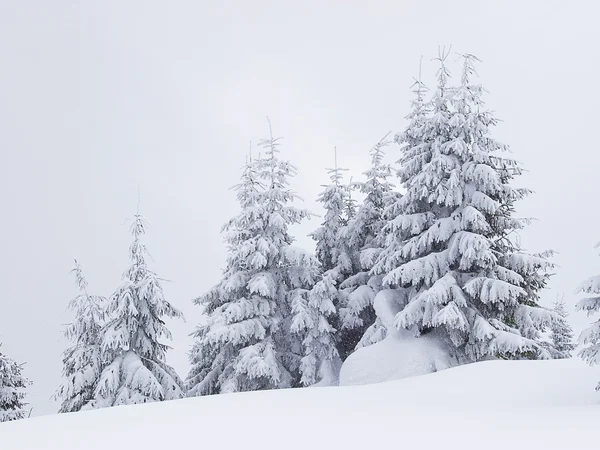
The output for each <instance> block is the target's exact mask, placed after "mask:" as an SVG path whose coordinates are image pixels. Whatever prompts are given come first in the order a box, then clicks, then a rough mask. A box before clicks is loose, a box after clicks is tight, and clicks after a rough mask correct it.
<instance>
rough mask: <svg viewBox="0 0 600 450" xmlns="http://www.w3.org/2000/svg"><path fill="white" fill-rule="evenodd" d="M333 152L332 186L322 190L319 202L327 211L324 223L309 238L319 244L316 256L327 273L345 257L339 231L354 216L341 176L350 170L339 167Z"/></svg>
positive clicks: (329, 170) (328, 185) (351, 203)
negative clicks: (349, 216) (350, 216)
mask: <svg viewBox="0 0 600 450" xmlns="http://www.w3.org/2000/svg"><path fill="white" fill-rule="evenodd" d="M334 152H335V164H334V168H332V169H327V174H328V175H329V179H330V180H331V183H330V184H327V185H324V186H323V187H324V190H323V191H322V192H321V193H320V194H319V197H318V199H317V201H318V202H319V203H321V204H322V205H323V209H324V210H325V215H324V216H323V222H322V223H321V226H320V227H319V228H317V230H315V231H314V232H313V233H311V234H310V236H311V237H312V238H313V239H314V240H315V242H316V245H315V255H316V257H317V259H318V260H319V262H320V263H321V266H322V269H323V270H324V271H325V272H327V271H329V270H332V269H334V268H337V267H338V264H339V263H340V260H341V259H343V258H344V257H345V255H344V254H343V249H342V248H341V246H340V231H341V230H342V228H343V227H345V226H346V225H347V224H348V214H352V215H354V204H353V202H352V200H351V199H350V190H349V186H344V184H343V175H342V172H344V171H345V170H347V169H342V168H339V167H338V166H337V149H336V150H334Z"/></svg>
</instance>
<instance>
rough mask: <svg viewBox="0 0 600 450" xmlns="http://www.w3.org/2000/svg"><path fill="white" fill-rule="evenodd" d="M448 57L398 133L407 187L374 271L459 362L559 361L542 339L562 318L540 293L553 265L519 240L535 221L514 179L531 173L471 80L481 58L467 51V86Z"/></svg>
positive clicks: (406, 315)
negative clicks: (523, 209) (523, 213)
mask: <svg viewBox="0 0 600 450" xmlns="http://www.w3.org/2000/svg"><path fill="white" fill-rule="evenodd" d="M446 57H447V53H444V52H441V53H440V57H439V58H438V59H439V61H440V69H439V71H438V87H437V89H436V91H435V93H434V96H433V99H432V101H431V103H430V105H427V106H426V107H420V111H419V110H415V111H414V113H413V115H412V118H411V120H410V123H409V125H408V128H407V129H406V131H405V132H404V133H402V134H401V135H400V136H399V137H398V141H399V142H400V144H401V146H402V147H401V152H402V157H401V166H402V167H401V169H400V172H399V175H400V181H401V183H402V184H403V186H404V187H405V189H406V193H405V194H404V196H403V197H402V198H401V199H400V200H399V202H398V211H397V212H398V214H397V215H396V216H395V217H390V218H389V221H388V223H387V224H386V225H385V227H384V231H383V233H384V235H385V239H386V247H387V248H386V250H385V251H383V252H382V253H381V255H380V257H379V259H378V261H377V263H376V264H375V267H374V270H373V273H376V274H382V275H384V278H383V283H384V285H386V286H389V287H395V288H399V289H406V290H407V294H408V295H407V296H406V298H407V303H406V305H404V308H403V309H402V310H401V311H400V312H399V313H398V314H397V315H396V319H395V326H397V327H398V328H405V329H412V330H414V331H415V332H416V333H417V334H423V333H427V332H430V331H432V330H437V331H438V332H439V333H441V334H442V335H443V336H444V338H445V339H446V340H447V342H448V347H449V351H450V353H451V354H452V355H453V356H454V357H456V358H457V361H459V362H468V361H475V360H479V359H485V358H493V357H505V358H523V357H527V358H545V357H549V354H548V352H547V351H546V350H545V349H544V348H543V346H541V345H540V343H539V341H538V338H539V333H540V332H541V331H542V330H543V329H544V327H546V326H548V325H549V324H550V323H551V322H552V320H553V319H554V317H555V316H554V314H553V313H551V312H550V311H548V310H546V309H544V308H541V307H539V306H538V292H539V290H540V289H541V288H542V287H544V285H545V282H546V280H547V276H548V271H549V270H550V269H551V268H552V264H551V263H550V262H549V261H548V259H547V258H546V257H545V256H546V255H543V254H541V255H530V254H527V253H525V252H523V251H522V250H521V249H520V248H519V246H518V245H517V242H516V240H515V239H511V237H512V235H513V234H514V232H515V231H517V230H519V229H520V228H522V227H523V226H524V225H525V223H526V221H524V220H522V219H519V218H516V217H514V203H515V202H516V201H517V200H519V199H521V198H523V197H524V196H525V195H527V193H528V191H527V190H523V189H517V188H514V187H513V186H512V185H511V184H510V183H511V181H513V179H514V178H515V177H516V176H518V175H519V174H520V172H521V169H520V167H519V165H518V163H517V162H516V161H514V160H511V159H509V158H507V157H505V156H504V152H505V151H506V150H507V149H508V148H507V146H506V145H504V144H501V143H499V142H498V141H496V140H494V139H493V138H492V137H491V136H490V134H491V131H492V128H493V126H494V125H495V124H496V122H497V119H495V118H494V116H493V115H492V114H491V112H489V111H487V110H486V109H485V108H484V105H483V101H482V92H483V90H482V88H481V86H479V85H475V84H473V83H471V81H470V76H471V74H472V73H473V72H474V68H473V62H474V61H476V58H474V57H473V56H472V55H465V57H464V66H463V76H462V79H461V84H460V86H458V87H449V86H448V79H449V72H448V69H447V67H446V64H445V59H446ZM416 103H417V106H418V104H419V102H416Z"/></svg>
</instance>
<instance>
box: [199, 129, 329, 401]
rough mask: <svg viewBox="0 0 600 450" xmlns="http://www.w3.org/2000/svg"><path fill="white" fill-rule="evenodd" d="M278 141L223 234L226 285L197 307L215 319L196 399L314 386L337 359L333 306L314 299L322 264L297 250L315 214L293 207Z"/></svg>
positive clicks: (206, 337)
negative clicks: (295, 233) (296, 232)
mask: <svg viewBox="0 0 600 450" xmlns="http://www.w3.org/2000/svg"><path fill="white" fill-rule="evenodd" d="M279 140H280V138H274V137H273V135H272V133H271V135H270V137H269V138H268V139H266V140H263V141H261V143H260V146H261V147H263V148H264V149H265V156H264V157H262V158H259V159H257V160H255V161H251V162H249V163H248V164H247V166H246V169H245V171H244V175H243V177H242V183H240V184H239V185H238V186H237V187H236V189H237V193H238V200H239V202H240V205H241V207H242V210H241V212H240V214H238V215H237V216H236V217H234V218H233V219H232V220H231V221H229V222H228V223H227V224H226V225H225V227H224V231H226V235H225V240H226V243H227V246H228V251H229V255H228V258H227V264H226V268H225V271H224V274H223V279H222V280H221V281H220V282H219V283H218V284H217V285H216V286H215V287H213V288H212V289H211V290H210V291H209V292H208V293H207V294H205V295H203V296H201V297H200V298H198V299H197V300H196V303H198V304H200V305H203V306H204V307H205V313H206V314H207V315H208V319H207V322H206V324H205V325H203V326H201V327H199V328H198V330H197V332H196V334H195V336H196V339H197V340H196V343H195V344H194V347H193V349H192V353H191V355H190V359H191V363H192V369H191V371H190V374H189V376H188V380H187V386H188V395H190V396H196V395H206V394H214V393H221V392H237V391H250V390H262V389H277V388H286V387H295V386H299V385H301V384H310V383H312V382H313V381H314V380H315V377H316V376H317V375H318V372H319V368H320V366H321V362H322V361H321V359H323V358H328V357H331V356H333V355H334V349H332V345H331V342H332V340H331V336H330V334H331V333H332V332H333V330H332V328H331V326H330V325H329V323H328V321H327V316H328V315H329V314H330V313H331V311H332V304H331V300H329V299H325V298H323V297H322V296H319V295H317V294H318V292H317V291H315V292H312V293H311V290H312V287H313V286H314V285H315V283H316V282H317V281H318V277H319V273H320V267H319V264H318V262H317V261H316V259H314V258H313V257H311V256H310V255H309V254H307V253H306V252H304V251H302V250H300V249H298V248H296V247H294V246H293V245H292V244H293V238H292V236H291V235H290V233H289V226H290V225H293V224H297V223H300V222H301V221H302V220H304V219H305V218H307V217H309V215H310V213H309V212H308V211H306V210H302V209H298V208H296V207H295V206H293V204H292V203H293V201H294V200H296V199H297V196H296V195H295V194H294V193H293V192H292V191H291V190H290V189H289V187H288V186H289V178H290V177H292V176H294V175H295V173H296V168H295V167H294V166H293V165H291V164H290V163H289V162H287V161H282V160H280V159H279V157H278V154H279V149H278V146H279ZM327 300H329V302H327ZM309 327H311V328H310V331H311V333H307V330H309ZM315 333H316V334H315Z"/></svg>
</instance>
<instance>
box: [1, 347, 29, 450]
mask: <svg viewBox="0 0 600 450" xmlns="http://www.w3.org/2000/svg"><path fill="white" fill-rule="evenodd" d="M22 369H23V368H22V365H20V364H17V363H16V362H15V361H13V360H12V359H10V358H9V357H8V356H6V355H5V354H3V353H2V352H0V422H8V421H10V420H17V419H22V418H24V417H25V409H24V408H25V406H27V403H25V388H27V386H29V385H30V384H31V382H30V381H29V380H28V379H27V378H25V377H24V376H23V374H22ZM0 441H1V439H0Z"/></svg>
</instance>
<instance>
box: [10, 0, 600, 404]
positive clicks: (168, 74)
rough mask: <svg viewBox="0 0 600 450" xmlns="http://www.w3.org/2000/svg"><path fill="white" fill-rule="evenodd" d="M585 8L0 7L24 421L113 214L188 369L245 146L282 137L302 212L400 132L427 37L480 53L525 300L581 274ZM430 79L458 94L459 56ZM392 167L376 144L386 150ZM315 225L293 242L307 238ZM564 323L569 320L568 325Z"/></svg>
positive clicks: (429, 54) (587, 252) (592, 156)
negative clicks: (517, 204) (503, 152)
mask: <svg viewBox="0 0 600 450" xmlns="http://www.w3.org/2000/svg"><path fill="white" fill-rule="evenodd" d="M595 4H596V2H594V1H593V0H590V1H587V2H584V1H579V2H577V1H571V2H559V1H548V0H543V1H542V0H539V1H528V2H523V1H502V2H499V1H498V2H492V1H486V2H481V1H476V0H474V1H452V2H446V1H443V0H440V1H423V0H419V1H402V2H399V1H389V2H383V1H369V2H359V1H332V0H330V1H306V0H305V1H301V2H298V1H294V2H292V1H271V2H266V1H257V0H254V1H243V0H239V1H235V2H234V1H162V2H161V1H147V0H146V1H118V0H113V1H107V0H103V1H99V2H79V1H67V0H53V1H51V2H50V1H43V0H38V1H29V0H20V1H9V0H0V155H1V158H0V208H1V213H0V239H1V241H0V243H1V244H0V343H2V347H1V351H2V352H3V353H6V354H8V355H9V356H10V357H12V358H13V359H15V360H17V361H19V362H27V364H26V366H25V374H26V376H27V377H29V378H30V379H31V380H32V381H33V382H34V384H33V386H32V387H31V388H30V390H29V392H30V395H29V397H28V398H29V401H30V403H31V405H32V406H33V415H40V414H48V413H54V412H56V410H57V409H58V404H55V403H53V402H52V401H51V400H50V396H51V395H52V393H53V392H54V390H55V389H56V388H57V386H58V384H59V383H60V381H61V369H62V364H61V352H62V351H63V350H64V349H65V348H66V347H67V346H68V343H67V342H66V341H64V339H63V338H62V337H61V332H62V329H63V324H65V323H67V322H68V321H69V320H70V315H69V314H67V313H66V312H65V308H66V306H67V303H68V302H69V300H70V299H71V298H72V297H74V296H75V295H76V294H77V291H76V289H75V285H74V279H73V276H72V275H71V274H69V270H70V269H71V267H72V257H73V256H75V257H77V258H78V259H79V260H80V262H81V263H82V264H83V266H84V269H85V274H86V276H87V278H88V281H89V284H90V286H89V291H90V293H95V294H101V295H110V294H111V293H112V291H113V290H114V289H115V288H116V287H117V286H118V284H119V282H120V277H121V274H122V272H123V271H124V270H125V269H126V267H127V265H128V257H127V254H128V246H129V243H130V241H131V238H130V235H129V228H128V223H127V222H126V221H127V219H128V218H131V217H132V215H133V214H134V213H135V208H136V203H137V186H138V184H139V185H140V188H141V193H142V196H141V200H142V201H141V212H142V213H143V214H144V215H145V216H146V218H147V219H148V220H149V221H150V223H151V224H152V227H151V228H150V229H149V231H148V234H147V237H146V243H147V245H148V248H149V250H150V252H151V254H152V256H153V258H154V260H155V263H154V265H153V269H154V270H155V271H156V272H157V273H158V274H159V275H160V276H161V277H163V278H166V279H169V280H171V282H170V283H167V284H166V285H165V286H164V287H165V291H166V297H167V299H168V300H169V301H170V302H171V303H173V304H174V305H175V306H176V307H177V308H179V309H181V310H182V311H183V312H184V314H185V316H186V319H187V321H186V322H182V321H171V322H169V327H170V329H171V331H172V332H173V334H174V341H173V342H172V345H173V347H174V350H173V351H171V352H170V353H169V356H168V361H169V363H171V364H172V365H173V366H174V367H175V368H176V369H177V371H178V372H179V374H180V375H181V376H182V377H185V376H186V374H187V369H188V363H187V351H188V348H189V346H190V343H191V340H190V338H189V337H188V334H189V333H191V332H192V331H193V329H194V327H195V325H196V324H197V322H198V321H199V320H200V314H199V308H198V307H195V306H194V305H193V304H192V303H191V299H192V298H194V297H196V296H198V295H200V294H202V293H203V292H205V291H206V290H207V289H208V288H209V287H210V286H211V285H212V284H214V283H216V282H217V281H218V280H219V276H220V270H221V268H222V267H223V265H224V260H225V248H224V245H223V243H222V239H221V235H220V227H221V225H222V224H223V223H224V222H225V221H226V220H228V219H229V218H230V217H231V216H232V215H233V214H235V213H236V212H237V202H236V200H235V194H234V193H233V192H232V191H230V190H229V188H230V187H231V186H232V185H234V184H236V183H237V182H238V179H239V175H240V169H241V166H242V165H243V163H244V158H245V154H246V152H247V149H248V142H249V141H250V140H252V141H253V142H258V140H259V139H260V138H262V137H265V136H266V135H267V133H268V127H267V123H266V120H265V116H267V115H269V116H270V117H271V120H272V122H273V128H274V133H275V135H277V136H284V139H283V142H282V144H283V145H282V157H284V158H286V159H290V160H292V161H293V163H294V164H295V165H296V166H297V167H298V169H299V175H298V177H296V178H295V179H294V180H293V188H294V190H295V191H297V192H298V193H299V194H300V195H301V196H302V197H303V198H304V199H305V202H304V204H303V206H305V207H308V208H310V209H311V210H313V211H314V212H316V213H320V212H321V210H320V208H319V207H318V205H317V204H316V202H315V199H316V197H317V194H318V192H319V191H320V189H321V187H320V185H321V184H322V183H325V182H327V176H326V174H325V171H324V168H325V167H331V165H332V164H333V150H332V149H333V147H334V145H335V146H337V148H338V160H339V164H340V165H341V166H344V167H348V168H349V169H351V173H352V174H354V175H355V178H356V177H357V175H358V174H359V173H360V172H362V171H363V170H366V169H367V167H368V164H369V161H370V159H369V154H368V151H369V149H370V148H371V146H372V145H373V144H375V143H376V142H377V141H378V140H379V139H380V138H381V137H382V136H383V135H384V134H385V133H387V132H388V131H390V130H391V131H392V132H393V133H396V132H398V131H400V130H402V128H403V127H404V125H405V124H406V121H405V119H404V116H405V115H406V114H407V113H408V111H409V102H410V99H411V93H410V90H409V87H410V85H411V83H412V77H413V76H414V75H416V73H417V70H418V64H419V58H420V56H421V55H424V60H423V72H424V79H425V82H426V83H427V84H428V85H429V87H430V88H434V87H435V85H434V82H435V79H434V73H435V70H436V69H437V66H436V64H435V62H432V61H431V58H433V57H435V56H436V54H437V46H438V45H450V44H452V45H453V51H456V52H469V53H474V54H476V55H477V56H479V57H480V58H481V59H482V60H483V63H482V64H480V65H479V66H478V72H479V75H480V76H481V79H482V81H483V84H484V86H485V87H486V88H487V89H488V90H489V91H490V94H489V95H488V96H487V97H486V99H487V102H488V105H489V106H490V107H491V108H492V109H494V110H496V112H497V115H498V116H499V117H500V118H501V119H503V120H504V122H503V123H501V125H500V126H499V127H498V128H497V129H496V134H495V137H496V138H498V139H500V140H502V141H504V142H506V143H507V144H509V145H510V146H511V147H512V149H513V152H514V156H515V157H516V158H517V159H519V160H520V161H522V163H523V164H524V166H525V167H526V168H527V169H528V170H529V172H528V173H527V174H526V175H524V176H523V177H521V179H520V180H518V184H519V185H521V186H524V187H529V188H531V189H533V190H535V191H536V194H535V195H533V196H531V197H530V198H529V199H528V200H527V201H525V202H522V204H521V208H520V210H519V214H521V215H523V216H532V217H536V218H537V219H539V220H538V221H537V222H535V223H534V224H533V225H532V226H530V227H529V228H528V229H527V230H526V231H525V232H523V233H522V243H523V246H524V247H525V248H526V249H528V250H530V251H539V250H544V249H546V248H553V249H555V250H557V251H558V252H560V254H559V255H558V256H557V258H556V262H557V263H558V264H559V265H560V267H559V268H558V269H557V272H558V274H557V275H556V277H555V278H554V279H553V280H552V283H551V285H550V289H549V290H548V291H547V292H546V293H545V300H546V301H547V302H550V301H552V300H554V298H555V297H556V295H557V294H559V293H564V294H565V300H566V302H567V303H568V307H569V308H570V310H571V309H572V308H573V306H574V303H575V301H576V298H577V297H576V296H574V295H573V290H574V289H575V287H576V286H577V285H578V284H579V283H580V282H581V281H583V280H584V279H585V278H586V277H588V276H591V275H594V274H597V273H598V271H599V270H600V257H599V256H598V255H597V252H596V251H595V250H594V248H593V245H594V244H595V243H596V242H597V241H598V240H600V230H599V229H598V217H599V214H598V181H597V179H596V176H595V175H596V171H597V167H598V163H599V162H600V157H599V156H598V152H599V149H598V145H597V141H598V138H597V137H596V135H597V130H598V126H599V125H598V120H599V115H598V105H599V104H600V94H599V90H598V88H597V83H598V69H599V68H600V63H599V56H600V55H599V52H598V42H600V31H599V28H598V26H597V17H598V13H599V9H600V8H599V7H597V6H595ZM450 69H451V70H452V73H453V75H455V76H456V78H455V81H458V78H459V76H460V67H459V63H458V62H455V56H454V55H453V56H452V57H451V60H450ZM398 157H399V153H398V147H397V146H396V145H392V146H390V147H388V159H389V160H390V161H395V160H397V159H398ZM318 224H319V219H318V218H316V219H313V220H312V221H311V222H310V223H309V222H307V223H305V224H303V225H302V226H299V227H296V228H295V229H294V230H293V232H294V233H295V235H296V236H297V237H298V241H299V243H300V245H303V246H306V247H308V248H311V249H312V248H313V244H312V242H311V240H310V239H309V238H307V237H306V234H307V233H309V232H310V231H312V230H314V229H315V228H316V227H317V226H318ZM571 321H572V323H573V324H574V326H575V328H576V331H579V330H580V329H581V328H582V326H584V325H585V324H587V323H588V322H589V319H587V318H586V317H585V316H584V315H583V314H573V315H572V316H571Z"/></svg>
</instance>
